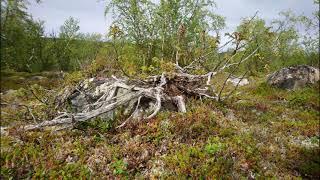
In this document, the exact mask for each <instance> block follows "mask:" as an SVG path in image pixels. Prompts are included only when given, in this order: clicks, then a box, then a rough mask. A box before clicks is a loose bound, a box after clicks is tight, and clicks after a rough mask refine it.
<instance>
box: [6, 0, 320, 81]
mask: <svg viewBox="0 0 320 180" xmlns="http://www.w3.org/2000/svg"><path fill="white" fill-rule="evenodd" d="M26 3H27V1H24V0H4V1H1V8H2V9H1V68H2V69H12V70H15V71H29V72H36V71H46V70H64V71H73V70H79V69H83V68H84V67H87V66H88V65H89V64H91V65H90V68H91V70H92V69H93V70H92V71H93V72H95V71H98V70H99V71H100V70H103V69H106V68H115V69H121V71H122V73H124V74H126V75H129V76H133V75H136V74H141V72H142V73H153V72H156V71H159V69H161V68H162V70H163V69H164V70H170V68H171V65H172V64H179V65H180V66H185V65H187V64H189V63H190V62H192V61H194V60H195V59H201V63H202V66H204V67H205V68H207V69H213V68H215V67H217V65H219V63H221V62H223V61H226V60H228V59H230V57H232V56H234V57H233V61H239V60H241V57H243V56H245V55H248V53H250V52H252V51H253V50H254V49H256V48H257V47H259V49H258V52H257V53H256V54H255V56H253V57H252V58H251V60H250V61H248V63H247V64H246V65H245V66H244V67H242V68H247V69H249V70H250V72H251V73H252V74H254V73H257V72H263V71H268V70H269V69H270V68H279V67H282V66H287V65H294V64H310V65H314V66H317V65H318V63H319V51H318V47H319V41H318V39H319V29H318V24H319V11H317V12H314V17H313V18H308V17H306V16H298V15H295V14H294V13H292V12H290V11H287V12H282V13H280V16H279V18H278V19H277V20H274V21H273V22H272V23H266V21H264V20H263V19H261V18H259V14H256V15H254V16H253V17H248V18H244V19H243V20H242V22H240V25H239V26H238V27H237V28H236V32H232V33H227V34H222V33H221V30H222V29H223V28H225V19H224V17H223V16H221V15H218V14H216V13H214V12H215V8H216V4H215V2H214V1H213V0H197V1H194V0H175V1H171V0H161V1H159V2H157V3H155V2H154V1H150V0H130V1H118V0H110V1H107V2H106V11H105V13H106V14H112V15H113V17H114V22H113V23H112V26H111V27H110V30H109V32H108V34H107V35H108V42H107V43H106V42H103V41H102V35H99V34H82V33H80V32H79V25H78V24H79V22H78V21H77V20H75V19H74V18H69V19H68V20H66V21H65V23H64V24H63V25H62V26H61V28H60V31H59V32H57V33H51V34H49V35H46V34H45V33H44V23H43V22H41V21H36V20H34V19H33V18H32V17H31V16H30V15H29V14H28V13H27V8H26ZM314 3H315V5H316V6H317V5H319V0H315V1H314ZM253 13H254V12H253ZM223 36H225V37H226V38H227V40H228V41H230V42H231V41H232V43H230V44H228V45H226V46H223V44H224V42H222V39H223V38H222V37H223ZM90 68H89V69H90ZM109 70H110V69H109ZM199 73H201V72H199Z"/></svg>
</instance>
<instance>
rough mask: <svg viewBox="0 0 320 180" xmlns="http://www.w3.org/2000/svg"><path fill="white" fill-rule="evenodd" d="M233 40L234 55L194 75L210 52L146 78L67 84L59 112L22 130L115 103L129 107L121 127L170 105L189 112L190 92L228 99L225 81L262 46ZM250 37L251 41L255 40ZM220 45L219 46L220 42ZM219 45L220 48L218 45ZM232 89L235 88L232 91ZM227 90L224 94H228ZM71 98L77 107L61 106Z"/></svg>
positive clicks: (74, 119)
mask: <svg viewBox="0 0 320 180" xmlns="http://www.w3.org/2000/svg"><path fill="white" fill-rule="evenodd" d="M230 37H231V40H230V41H228V42H227V43H226V44H224V45H223V46H221V47H224V46H226V45H227V44H230V43H233V44H236V47H235V50H234V51H233V53H232V55H231V56H230V58H228V59H225V60H224V61H222V60H219V61H218V63H217V65H216V67H215V68H213V69H212V71H207V73H205V74H203V75H194V74H192V73H190V72H191V71H190V70H195V69H199V68H200V69H205V70H208V68H207V67H204V66H203V63H204V62H205V61H206V60H207V56H208V55H209V54H210V53H212V52H210V53H209V54H204V55H202V56H200V57H199V58H197V59H195V60H194V61H192V62H191V63H190V64H189V65H187V66H184V67H181V66H179V64H178V61H176V64H175V71H174V72H162V73H161V74H159V75H155V76H149V77H147V78H144V79H132V78H128V77H125V76H123V77H115V76H112V77H108V78H106V77H99V78H98V77H96V78H91V79H86V80H83V81H82V82H80V83H78V84H77V85H76V86H73V87H67V88H65V89H64V90H63V91H62V92H61V93H60V94H58V96H57V97H56V100H55V105H56V108H55V109H56V111H57V116H56V117H55V118H53V119H52V120H47V121H43V122H41V123H38V124H32V125H27V126H24V127H23V129H24V130H27V131H28V130H36V129H41V128H44V127H49V126H60V129H59V130H61V129H66V128H72V127H74V126H75V125H76V124H77V123H79V122H85V121H90V120H92V119H94V118H96V117H101V116H103V117H112V115H113V113H114V112H115V111H116V110H117V109H121V108H122V109H123V108H124V109H125V110H124V114H126V115H127V119H126V120H125V121H123V122H122V123H121V124H120V125H119V126H118V128H120V127H123V126H125V125H126V124H127V122H128V121H130V120H132V119H146V120H148V119H151V118H153V117H155V116H156V115H157V114H158V113H159V111H160V110H162V109H169V110H171V111H178V112H182V113H185V112H187V109H188V108H187V107H186V103H185V102H186V100H187V99H188V98H190V97H196V98H207V99H212V100H216V101H221V100H223V99H224V97H222V91H223V90H224V88H225V85H226V83H227V81H228V79H230V78H231V77H233V74H234V73H235V71H236V70H237V69H239V66H240V64H242V63H244V62H245V61H247V60H249V59H250V58H251V57H252V56H253V55H255V54H256V52H257V51H258V49H259V48H260V46H261V45H260V46H258V47H256V49H254V50H253V51H251V52H247V50H246V45H247V44H246V43H242V40H241V39H237V38H236V36H230ZM253 40H254V39H252V40H249V41H248V42H250V41H253ZM221 47H220V48H221ZM218 49H219V48H218ZM239 52H241V54H242V55H241V58H240V59H239V58H238V59H237V60H235V59H236V58H235V57H237V55H238V53H239ZM226 69H229V70H230V71H229V75H228V76H227V78H226V79H225V81H224V83H223V86H222V88H220V89H216V87H215V85H214V84H211V82H212V79H214V78H215V77H216V75H217V74H219V73H222V72H224V71H225V70H226ZM246 74H247V72H245V73H244V74H243V75H242V76H241V78H238V80H239V82H238V83H237V84H236V86H235V89H236V88H237V87H238V85H239V83H240V82H241V80H242V78H244V76H245V75H246ZM233 92H234V90H233V91H231V93H233ZM231 93H229V94H228V95H227V96H226V97H225V98H229V97H230V95H231ZM67 102H71V104H73V107H74V110H73V111H67V110H63V112H60V111H58V109H60V110H61V107H64V106H65V104H66V103H67Z"/></svg>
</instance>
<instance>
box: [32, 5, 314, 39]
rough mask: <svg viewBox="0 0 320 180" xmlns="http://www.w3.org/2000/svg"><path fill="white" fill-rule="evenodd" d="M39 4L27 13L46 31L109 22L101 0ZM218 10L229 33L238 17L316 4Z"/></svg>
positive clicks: (100, 28) (90, 28)
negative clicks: (69, 22)
mask: <svg viewBox="0 0 320 180" xmlns="http://www.w3.org/2000/svg"><path fill="white" fill-rule="evenodd" d="M42 1H43V2H42V3H40V4H36V3H31V4H30V6H29V12H30V13H31V14H32V15H33V17H34V18H35V19H40V20H43V21H45V28H46V32H47V33H50V32H52V31H55V32H57V31H58V30H59V27H60V26H61V25H62V24H63V22H64V21H65V20H66V19H67V18H68V17H70V16H72V17H74V18H76V19H78V20H79V21H80V31H81V32H84V33H86V32H89V33H93V32H97V33H102V34H105V33H106V31H107V29H108V27H109V26H110V24H111V21H112V19H111V16H107V17H105V16H104V8H105V1H102V0H42ZM216 2H217V5H218V8H217V13H218V14H220V15H222V16H224V17H226V24H227V29H225V30H224V32H230V31H232V30H234V28H235V27H236V26H237V25H238V24H239V22H240V21H241V18H243V17H248V16H252V15H253V14H254V13H255V12H256V11H259V16H260V17H262V18H263V19H265V20H267V22H270V21H271V20H272V19H274V18H276V17H277V16H278V13H279V12H280V11H283V10H288V9H291V10H292V11H293V12H295V13H297V14H304V15H307V16H311V15H312V12H314V11H315V10H316V9H317V8H318V7H317V6H315V5H314V4H313V0H216Z"/></svg>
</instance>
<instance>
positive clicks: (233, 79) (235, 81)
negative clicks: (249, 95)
mask: <svg viewBox="0 0 320 180" xmlns="http://www.w3.org/2000/svg"><path fill="white" fill-rule="evenodd" d="M227 82H231V83H232V85H233V86H237V85H238V86H245V85H248V84H249V80H248V79H246V78H243V79H241V78H238V77H230V78H229V79H228V80H227Z"/></svg>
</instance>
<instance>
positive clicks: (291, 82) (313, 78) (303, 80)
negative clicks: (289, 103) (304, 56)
mask: <svg viewBox="0 0 320 180" xmlns="http://www.w3.org/2000/svg"><path fill="white" fill-rule="evenodd" d="M317 81H319V69H318V68H315V67H312V66H307V65H299V66H292V67H287V68H282V69H280V70H279V71H276V72H274V73H272V74H271V75H269V76H268V79H267V83H268V84H269V85H271V86H275V87H278V88H282V89H289V90H292V89H297V88H301V87H304V86H306V85H307V84H314V83H316V82H317Z"/></svg>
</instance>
